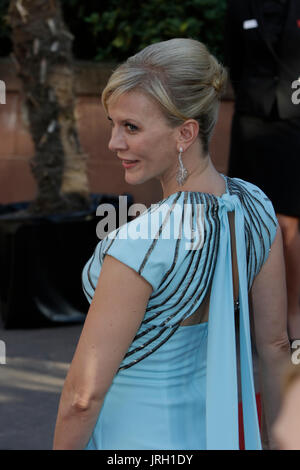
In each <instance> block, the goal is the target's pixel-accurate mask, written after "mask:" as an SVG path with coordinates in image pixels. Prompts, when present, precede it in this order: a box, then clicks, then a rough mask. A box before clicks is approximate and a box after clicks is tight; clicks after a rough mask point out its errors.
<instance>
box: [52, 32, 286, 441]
mask: <svg viewBox="0 0 300 470" xmlns="http://www.w3.org/2000/svg"><path fill="white" fill-rule="evenodd" d="M225 81H226V73H225V70H224V68H223V67H222V66H221V65H220V64H219V63H218V62H217V60H216V59H215V58H214V57H213V56H212V55H210V54H209V52H208V51H207V49H206V47H205V46H204V45H203V44H201V43H199V42H197V41H194V40H190V39H173V40H170V41H165V42H161V43H158V44H154V45H151V46H149V47H147V48H146V49H144V50H143V51H141V52H139V53H138V54H136V55H135V56H133V57H131V58H129V59H128V60H127V62H125V63H124V64H123V65H121V66H120V67H118V68H117V70H116V71H115V72H114V73H113V74H112V76H111V78H110V80H109V82H108V84H107V86H106V88H105V90H104V92H103V95H102V101H103V105H104V108H105V109H106V111H107V114H108V119H109V120H110V121H111V123H112V135H111V140H110V143H109V148H110V150H112V151H113V152H115V153H116V155H117V157H118V158H119V159H120V160H121V161H122V164H123V166H124V168H125V179H126V181H127V182H128V183H130V184H140V183H143V182H145V181H148V180H149V179H150V178H158V179H159V180H160V182H161V185H162V190H163V200H162V201H160V203H159V204H158V205H157V206H155V207H151V208H150V209H148V210H147V211H145V212H144V213H143V214H141V215H140V216H139V217H137V218H136V219H135V220H133V221H131V222H129V223H128V224H125V225H123V226H122V227H120V228H119V229H117V230H116V231H114V232H112V233H111V234H110V235H109V236H108V237H106V238H104V239H103V240H102V241H100V243H98V245H97V247H96V250H95V253H94V255H93V257H92V258H91V259H90V260H89V262H88V263H87V265H86V266H85V268H84V271H83V286H84V290H85V293H86V295H87V298H88V299H89V300H90V302H91V306H90V309H89V312H88V316H87V319H86V322H85V325H84V328H83V332H82V335H81V337H80V340H79V344H78V347H77V349H76V352H75V356H74V359H73V361H72V364H71V367H70V371H69V373H68V376H67V379H66V382H65V385H64V389H63V392H62V397H61V401H60V406H59V412H58V418H57V425H56V431H55V438H54V448H55V449H83V448H86V449H237V448H238V446H239V443H238V397H237V393H238V392H237V390H238V377H237V370H236V350H235V313H236V315H237V316H239V323H240V337H241V370H242V377H241V381H242V388H243V408H244V422H245V442H246V448H260V447H261V441H260V435H259V427H258V419H257V412H256V403H255V391H254V385H253V373H252V359H251V344H250V327H249V312H248V289H250V288H251V287H252V289H251V293H252V302H253V316H254V323H255V331H256V342H257V349H258V351H259V354H260V357H261V366H262V367H261V370H262V378H263V384H262V386H263V389H264V393H265V394H266V395H267V396H268V400H267V401H266V414H267V424H268V426H270V424H272V423H273V420H274V416H275V414H276V410H277V408H278V385H277V382H278V380H279V377H280V374H281V363H282V362H284V360H285V359H286V358H287V357H288V351H289V343H288V339H287V334H286V316H285V313H286V312H285V301H286V299H285V278H284V270H283V259H282V247H281V238H280V231H279V229H277V222H276V219H275V215H274V211H273V208H272V204H271V202H270V201H269V200H268V199H267V198H266V197H265V195H264V194H263V193H262V192H261V191H260V190H259V189H258V188H257V187H255V186H253V185H251V184H248V183H246V182H244V181H241V180H234V179H229V178H226V177H224V176H223V175H220V174H219V173H218V172H217V171H216V169H215V168H214V166H213V164H212V162H211V159H210V157H209V153H208V146H209V140H210V137H211V134H212V131H213V127H214V124H215V122H216V119H217V114H218V106H219V98H220V94H221V93H222V90H223V89H224V86H225ZM271 245H272V247H271ZM231 252H232V254H231ZM269 252H270V253H269ZM100 270H101V274H100ZM271 273H272V276H271V275H270V274H271ZM99 274H100V276H99ZM234 310H235V312H234Z"/></svg>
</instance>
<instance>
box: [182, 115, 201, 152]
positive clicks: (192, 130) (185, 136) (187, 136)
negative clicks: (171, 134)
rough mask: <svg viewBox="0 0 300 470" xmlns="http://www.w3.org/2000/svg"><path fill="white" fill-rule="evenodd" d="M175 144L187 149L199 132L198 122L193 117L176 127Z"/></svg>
mask: <svg viewBox="0 0 300 470" xmlns="http://www.w3.org/2000/svg"><path fill="white" fill-rule="evenodd" d="M177 131H178V134H177V144H178V146H182V147H184V150H187V149H188V148H189V147H190V145H192V144H193V143H194V141H195V140H196V139H197V137H198V134H199V124H198V122H197V121H196V120H195V119H187V120H186V121H184V123H183V124H181V125H180V126H179V127H178V128H177Z"/></svg>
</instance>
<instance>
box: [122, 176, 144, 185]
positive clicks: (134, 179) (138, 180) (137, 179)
mask: <svg viewBox="0 0 300 470" xmlns="http://www.w3.org/2000/svg"><path fill="white" fill-rule="evenodd" d="M148 179H149V178H143V177H141V176H138V175H130V174H128V173H125V181H126V183H128V184H131V185H133V186H135V185H138V184H143V183H145V182H146V181H148Z"/></svg>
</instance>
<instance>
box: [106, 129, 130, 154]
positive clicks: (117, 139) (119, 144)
mask: <svg viewBox="0 0 300 470" xmlns="http://www.w3.org/2000/svg"><path fill="white" fill-rule="evenodd" d="M108 148H109V150H111V151H112V152H117V151H118V150H126V149H127V143H126V140H125V139H124V136H123V133H122V132H121V131H120V130H118V129H116V128H113V129H112V131H111V137H110V140H109V143H108Z"/></svg>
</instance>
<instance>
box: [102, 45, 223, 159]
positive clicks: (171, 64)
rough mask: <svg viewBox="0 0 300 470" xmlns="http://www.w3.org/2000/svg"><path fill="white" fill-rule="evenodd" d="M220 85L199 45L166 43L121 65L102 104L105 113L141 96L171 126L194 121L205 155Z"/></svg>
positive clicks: (216, 66)
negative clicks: (123, 99) (125, 98)
mask: <svg viewBox="0 0 300 470" xmlns="http://www.w3.org/2000/svg"><path fill="white" fill-rule="evenodd" d="M226 81H227V72H226V70H225V68H224V67H223V66H222V65H221V64H220V63H219V62H218V61H217V59H216V58H215V57H214V56H213V55H212V54H210V53H209V51H208V49H207V47H206V46H205V45H204V44H202V43H201V42H198V41H195V40H193V39H185V38H180V39H171V40H169V41H163V42H159V43H156V44H152V45H150V46H148V47H146V48H145V49H143V50H142V51H140V52H138V53H137V54H135V55H134V56H132V57H130V58H129V59H128V60H127V61H126V62H124V63H123V64H121V65H120V66H119V67H118V68H117V69H116V70H115V71H114V72H113V74H112V75H111V77H110V79H109V81H108V83H107V85H106V87H105V89H104V91H103V93H102V104H103V106H104V108H105V110H106V112H107V103H108V100H110V99H116V98H117V97H119V96H120V95H121V94H123V93H126V92H129V91H133V90H136V91H141V92H143V93H145V94H147V95H149V96H150V97H152V98H154V99H155V100H156V101H157V102H158V103H159V105H160V107H161V109H162V112H163V113H164V114H165V116H166V118H167V121H168V122H169V124H170V125H171V126H172V127H176V126H178V125H180V124H182V123H183V122H184V121H186V120H187V119H191V118H192V119H195V120H196V121H197V122H198V123H199V136H200V138H201V141H202V144H203V150H204V152H205V153H207V152H208V144H209V141H210V137H211V135H212V131H213V128H214V125H215V123H216V120H217V116H218V109H219V102H220V98H221V96H222V94H223V92H224V91H225V87H226Z"/></svg>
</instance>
